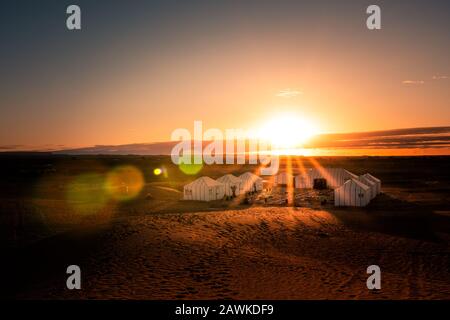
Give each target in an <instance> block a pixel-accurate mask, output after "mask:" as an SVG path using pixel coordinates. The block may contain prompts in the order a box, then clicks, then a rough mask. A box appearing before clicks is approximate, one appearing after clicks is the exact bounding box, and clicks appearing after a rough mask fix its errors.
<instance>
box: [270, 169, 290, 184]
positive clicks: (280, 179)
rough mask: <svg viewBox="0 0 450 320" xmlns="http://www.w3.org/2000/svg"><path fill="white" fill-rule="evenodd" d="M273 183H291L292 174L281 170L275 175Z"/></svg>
mask: <svg viewBox="0 0 450 320" xmlns="http://www.w3.org/2000/svg"><path fill="white" fill-rule="evenodd" d="M274 183H275V184H276V185H293V183H294V176H293V175H292V174H289V173H287V172H281V173H279V174H277V175H276V176H275V179H274Z"/></svg>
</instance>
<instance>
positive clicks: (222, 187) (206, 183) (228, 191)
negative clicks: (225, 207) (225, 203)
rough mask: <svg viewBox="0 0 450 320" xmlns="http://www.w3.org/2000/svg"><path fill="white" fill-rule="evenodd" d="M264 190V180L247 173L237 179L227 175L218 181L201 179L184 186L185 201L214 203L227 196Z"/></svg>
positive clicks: (207, 178)
mask: <svg viewBox="0 0 450 320" xmlns="http://www.w3.org/2000/svg"><path fill="white" fill-rule="evenodd" d="M262 189H263V179H261V178H260V177H259V176H257V175H255V174H253V173H251V172H246V173H244V174H241V175H240V176H239V177H236V176H234V175H232V174H226V175H224V176H223V177H220V178H219V179H217V180H214V179H212V178H210V177H206V176H205V177H201V178H198V179H197V180H194V181H192V182H191V183H189V184H187V185H185V186H184V190H183V199H184V200H200V201H212V200H220V199H223V198H224V197H225V196H238V195H240V194H245V193H247V192H258V191H261V190H262Z"/></svg>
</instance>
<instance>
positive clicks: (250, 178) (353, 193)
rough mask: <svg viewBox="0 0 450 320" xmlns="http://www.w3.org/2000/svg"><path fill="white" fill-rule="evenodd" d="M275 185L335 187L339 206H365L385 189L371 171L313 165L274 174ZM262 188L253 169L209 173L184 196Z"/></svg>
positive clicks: (226, 194)
mask: <svg viewBox="0 0 450 320" xmlns="http://www.w3.org/2000/svg"><path fill="white" fill-rule="evenodd" d="M317 182H320V183H321V184H318V183H317ZM274 184H275V185H280V186H283V185H284V186H294V188H298V189H313V188H316V187H317V186H318V185H320V186H324V187H326V188H331V189H334V205H335V206H352V207H364V206H366V205H367V204H369V202H370V201H371V200H372V199H373V198H375V197H376V196H377V195H378V194H379V193H380V191H381V181H380V179H378V178H376V177H374V176H372V175H371V174H369V173H366V174H363V175H361V176H357V175H356V174H354V173H351V172H350V171H348V170H345V169H342V168H321V169H316V168H310V169H305V170H304V171H303V172H302V173H301V174H299V175H296V176H295V177H294V176H293V175H291V174H289V173H286V172H282V173H279V174H278V175H276V176H275V177H274ZM262 189H263V179H262V178H260V177H259V176H257V175H255V174H253V173H251V172H246V173H244V174H242V175H240V176H239V177H236V176H234V175H232V174H226V175H224V176H222V177H220V178H218V179H217V180H214V179H212V178H210V177H206V176H205V177H201V178H198V179H197V180H194V181H193V182H191V183H189V184H187V185H185V186H184V190H183V199H184V200H200V201H212V200H221V199H223V198H224V197H235V196H238V195H240V194H245V193H247V192H259V191H261V190H262Z"/></svg>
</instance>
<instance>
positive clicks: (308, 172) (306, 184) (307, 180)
mask: <svg viewBox="0 0 450 320" xmlns="http://www.w3.org/2000/svg"><path fill="white" fill-rule="evenodd" d="M357 178H358V176H357V175H355V174H353V173H351V172H350V171H348V170H345V169H342V168H322V169H320V170H319V169H317V168H310V169H305V171H304V172H303V173H302V174H300V175H298V176H296V177H295V188H306V189H311V188H313V186H314V179H325V180H327V186H328V187H329V188H332V189H334V188H338V187H340V186H342V185H343V184H344V183H345V182H346V181H347V180H350V179H357Z"/></svg>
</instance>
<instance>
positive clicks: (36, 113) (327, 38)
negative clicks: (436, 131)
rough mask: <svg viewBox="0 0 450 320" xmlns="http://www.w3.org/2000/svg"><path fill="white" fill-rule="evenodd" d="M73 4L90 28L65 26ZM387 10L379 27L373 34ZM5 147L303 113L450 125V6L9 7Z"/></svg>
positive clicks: (355, 124)
mask: <svg viewBox="0 0 450 320" xmlns="http://www.w3.org/2000/svg"><path fill="white" fill-rule="evenodd" d="M69 4H78V5H79V6H80V7H81V10H82V30H80V31H68V30H67V29H66V24H65V20H66V17H67V15H66V13H65V11H66V7H67V6H68V5H69ZM370 4H378V5H379V6H380V7H381V10H382V29H381V30H375V31H371V30H368V29H367V28H366V18H367V14H366V8H367V6H368V5H370ZM0 6H1V10H0V21H1V28H0V37H1V39H2V46H1V50H0V70H1V72H0V81H1V90H0V92H1V94H0V147H1V148H2V150H19V149H20V150H23V149H38V150H44V149H63V148H75V147H87V146H93V145H107V144H110V145H118V144H131V143H144V142H163V141H169V140H170V135H171V132H172V131H173V130H174V129H176V128H180V127H181V128H183V127H185V128H188V129H190V130H192V127H193V121H194V120H202V121H203V123H204V125H205V126H206V127H208V128H211V127H214V128H219V129H226V128H244V129H248V128H253V127H259V126H262V125H263V124H264V123H266V122H267V121H270V119H272V118H273V117H276V116H277V115H280V114H286V113H287V114H296V115H297V116H298V117H299V118H302V119H303V118H304V119H307V121H309V122H311V123H313V124H314V126H315V127H316V128H317V130H318V131H319V132H320V133H348V132H363V131H374V130H388V129H398V128H415V127H435V126H450V59H449V57H450V35H449V30H450V1H446V0H443V1H410V0H408V1H406V0H405V1H400V0H397V1H300V0H297V1H261V0H258V1H247V0H246V1H211V0H210V1H168V0H165V1H137V0H133V1H80V0H77V1H61V0H59V1H57V0H54V1H48V0H47V1H15V0H14V1H13V0H6V1H2V3H1V5H0Z"/></svg>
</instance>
